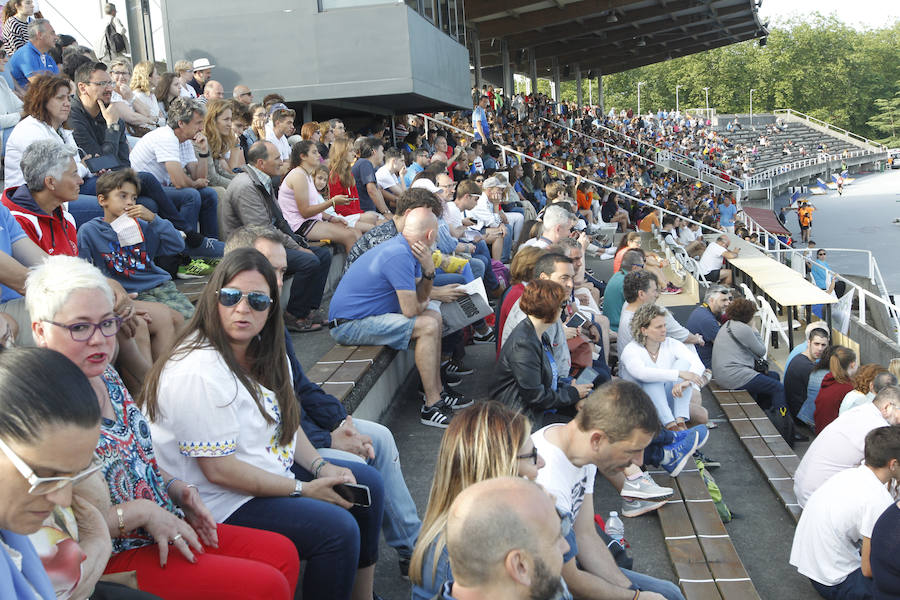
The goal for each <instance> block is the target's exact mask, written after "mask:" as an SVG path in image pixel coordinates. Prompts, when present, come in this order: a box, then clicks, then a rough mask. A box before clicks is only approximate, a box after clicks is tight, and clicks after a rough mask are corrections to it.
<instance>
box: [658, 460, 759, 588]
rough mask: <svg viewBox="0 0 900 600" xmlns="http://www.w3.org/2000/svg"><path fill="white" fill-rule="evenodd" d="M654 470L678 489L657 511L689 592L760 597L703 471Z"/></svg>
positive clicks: (680, 579) (677, 570) (680, 578)
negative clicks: (672, 474)
mask: <svg viewBox="0 0 900 600" xmlns="http://www.w3.org/2000/svg"><path fill="white" fill-rule="evenodd" d="M653 475H654V477H655V478H656V480H657V482H658V483H659V484H660V485H664V486H667V487H671V488H672V489H673V490H674V494H673V495H672V497H671V498H670V499H669V500H668V501H667V502H666V504H665V505H664V506H662V507H661V508H660V509H659V510H658V511H657V513H658V515H659V520H660V523H661V525H662V530H663V536H664V537H665V541H666V549H667V550H668V552H669V559H670V560H671V561H672V567H673V568H674V570H675V574H676V575H677V576H678V584H679V585H680V586H681V589H682V591H683V592H684V596H685V598H686V599H687V600H755V599H759V594H758V593H757V592H756V588H755V587H754V586H753V582H752V581H751V580H750V576H749V575H747V570H746V569H745V568H744V565H743V563H742V562H741V559H740V557H738V554H737V551H736V550H735V549H734V545H733V544H732V543H731V537H730V536H729V535H728V531H727V530H726V529H725V525H724V524H723V523H722V519H721V518H720V517H719V513H718V512H717V511H716V506H715V504H714V503H713V500H712V498H710V496H709V489H708V488H707V487H706V483H705V482H704V481H703V478H702V477H701V475H700V472H699V471H698V470H697V469H696V468H694V469H685V470H684V471H682V472H681V474H680V475H679V476H678V478H677V479H673V478H671V477H668V476H667V475H665V473H664V472H654V473H653Z"/></svg>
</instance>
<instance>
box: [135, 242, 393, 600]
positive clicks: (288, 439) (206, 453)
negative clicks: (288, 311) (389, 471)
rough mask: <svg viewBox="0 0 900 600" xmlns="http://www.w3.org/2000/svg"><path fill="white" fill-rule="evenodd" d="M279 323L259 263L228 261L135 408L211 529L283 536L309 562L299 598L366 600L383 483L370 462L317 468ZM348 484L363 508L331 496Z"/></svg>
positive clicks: (245, 255)
mask: <svg viewBox="0 0 900 600" xmlns="http://www.w3.org/2000/svg"><path fill="white" fill-rule="evenodd" d="M281 314H282V310H281V307H280V306H279V294H278V283H277V280H276V275H275V270H274V269H273V268H272V265H271V264H270V263H269V261H268V259H267V258H266V257H265V256H263V255H262V254H260V253H259V252H258V251H256V250H255V249H253V248H241V249H237V250H233V251H232V252H230V253H228V254H227V255H226V256H225V258H223V259H222V262H220V263H219V265H218V266H217V267H216V270H215V271H214V272H213V273H212V275H211V276H210V281H209V283H208V284H207V285H206V288H205V290H204V292H203V294H202V295H201V296H200V299H199V301H198V302H197V308H196V312H195V313H194V317H193V319H191V321H190V323H188V325H187V327H186V329H185V331H184V332H183V333H182V335H181V336H180V337H179V339H178V340H176V342H175V345H174V346H173V349H172V350H171V351H170V353H169V355H168V356H167V357H163V358H162V359H160V360H158V361H157V362H156V364H155V365H154V367H153V369H152V370H151V371H150V373H149V375H148V376H147V380H146V383H145V386H144V392H143V394H142V397H141V408H142V409H143V410H144V412H145V413H146V414H147V416H148V417H149V419H150V420H151V422H152V425H151V428H152V431H153V435H154V437H155V438H156V440H157V442H158V446H157V448H158V450H159V460H160V464H161V465H162V466H163V467H164V468H165V469H167V470H168V471H169V472H171V473H172V474H173V475H174V476H175V477H178V478H180V479H183V480H185V481H190V482H191V483H194V484H196V485H197V487H198V491H199V493H200V496H201V497H202V498H203V500H204V502H206V504H207V505H208V506H209V510H210V511H211V512H212V515H213V516H214V517H215V519H216V520H217V521H219V522H223V523H229V524H233V525H244V526H248V527H256V528H259V529H266V530H269V531H275V532H278V533H282V534H284V535H286V536H288V537H289V538H290V539H291V541H292V542H293V543H294V545H295V546H296V548H297V551H298V552H299V554H300V555H301V556H303V558H304V560H306V561H308V566H307V567H306V570H305V573H304V576H303V597H304V598H315V599H316V600H328V599H331V598H334V599H341V600H346V599H348V598H351V597H352V598H354V600H362V599H365V600H371V598H372V593H373V592H372V587H373V579H374V571H375V561H376V559H377V557H378V537H379V531H380V530H381V517H382V507H383V497H384V494H383V484H382V482H381V478H380V476H379V475H378V472H377V471H376V470H375V469H373V468H372V467H369V466H368V465H365V464H362V463H343V462H341V461H332V462H326V461H325V460H324V459H323V458H322V457H321V456H320V455H319V453H318V452H317V451H316V450H315V448H313V446H312V444H310V442H309V440H308V439H307V437H306V434H304V433H303V430H302V429H301V428H300V426H299V425H300V407H299V404H298V402H297V398H296V397H295V396H294V389H293V385H292V378H291V373H290V371H289V369H288V363H287V356H286V354H285V351H284V348H285V345H284V344H285V341H284V322H283V320H282V317H281ZM344 465H346V466H344ZM347 467H349V468H347ZM295 474H296V475H295ZM357 482H358V483H359V484H362V485H365V486H368V488H369V493H370V496H371V502H370V503H369V506H356V507H353V506H352V505H351V503H350V502H348V501H347V500H345V499H344V498H343V497H342V496H341V495H340V494H339V493H338V490H335V486H337V485H338V484H356V483H357ZM361 504H365V503H361Z"/></svg>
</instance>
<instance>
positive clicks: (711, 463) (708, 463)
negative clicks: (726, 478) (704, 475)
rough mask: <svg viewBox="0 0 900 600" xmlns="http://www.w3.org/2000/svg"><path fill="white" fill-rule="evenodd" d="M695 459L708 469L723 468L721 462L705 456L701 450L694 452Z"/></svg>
mask: <svg viewBox="0 0 900 600" xmlns="http://www.w3.org/2000/svg"><path fill="white" fill-rule="evenodd" d="M694 458H696V459H697V460H699V461H701V462H702V463H703V465H704V466H705V467H706V468H707V469H718V468H719V467H721V466H722V463H720V462H719V461H717V460H716V459H714V458H710V457H709V456H707V455H705V454H703V453H702V452H700V451H699V450H697V451H696V452H694Z"/></svg>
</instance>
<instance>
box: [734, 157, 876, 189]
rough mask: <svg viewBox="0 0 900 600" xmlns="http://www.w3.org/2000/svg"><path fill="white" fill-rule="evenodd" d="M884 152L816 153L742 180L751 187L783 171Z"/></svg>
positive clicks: (781, 173)
mask: <svg viewBox="0 0 900 600" xmlns="http://www.w3.org/2000/svg"><path fill="white" fill-rule="evenodd" d="M885 152H886V150H853V151H852V152H844V153H841V154H818V155H816V156H811V157H809V158H803V159H800V160H795V161H792V162H789V163H784V164H780V165H775V166H774V167H769V168H768V169H766V170H765V171H760V172H759V173H754V174H753V175H751V176H750V177H745V178H744V181H745V182H747V187H753V186H756V185H760V184H762V183H764V182H766V181H768V180H770V179H772V178H773V177H776V176H778V175H783V174H784V173H789V172H791V171H795V170H797V169H802V168H804V167H809V166H812V165H821V164H825V163H829V162H838V161H841V160H844V159H847V158H857V157H859V156H869V155H872V154H884V153H885Z"/></svg>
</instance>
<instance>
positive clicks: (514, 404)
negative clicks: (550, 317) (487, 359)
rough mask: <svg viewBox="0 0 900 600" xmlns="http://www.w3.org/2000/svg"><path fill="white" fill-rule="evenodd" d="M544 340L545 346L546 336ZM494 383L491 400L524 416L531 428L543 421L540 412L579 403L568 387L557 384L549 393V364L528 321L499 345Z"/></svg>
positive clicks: (573, 390) (574, 390)
mask: <svg viewBox="0 0 900 600" xmlns="http://www.w3.org/2000/svg"><path fill="white" fill-rule="evenodd" d="M544 339H545V342H546V343H547V345H548V346H549V340H547V339H546V334H545V337H544ZM561 375H566V374H565V373H563V374H561ZM494 380H495V381H494V386H493V388H492V390H491V395H492V397H493V398H494V399H495V400H498V401H500V402H502V403H503V404H505V405H506V406H508V407H510V408H512V409H513V410H520V411H522V412H523V413H525V414H526V415H528V417H529V418H530V419H531V421H532V423H533V424H534V426H535V427H538V426H540V423H541V422H542V421H543V413H544V411H546V410H549V409H555V408H564V407H569V406H574V405H575V404H576V403H578V400H579V397H578V390H577V389H575V388H574V387H572V386H571V385H569V384H566V383H562V382H560V383H559V385H558V386H557V388H556V390H555V391H554V390H553V389H552V385H553V370H552V368H551V367H550V361H549V359H548V358H547V355H546V354H545V353H544V348H543V346H542V344H541V341H540V340H538V337H537V334H536V333H535V331H534V325H532V323H531V320H530V319H528V318H526V319H524V320H523V321H522V322H520V323H519V324H518V325H516V328H515V329H513V331H512V333H511V334H510V336H509V338H508V339H507V340H506V343H505V344H503V348H502V349H501V350H500V358H499V359H498V361H497V369H496V371H495V374H494Z"/></svg>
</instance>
